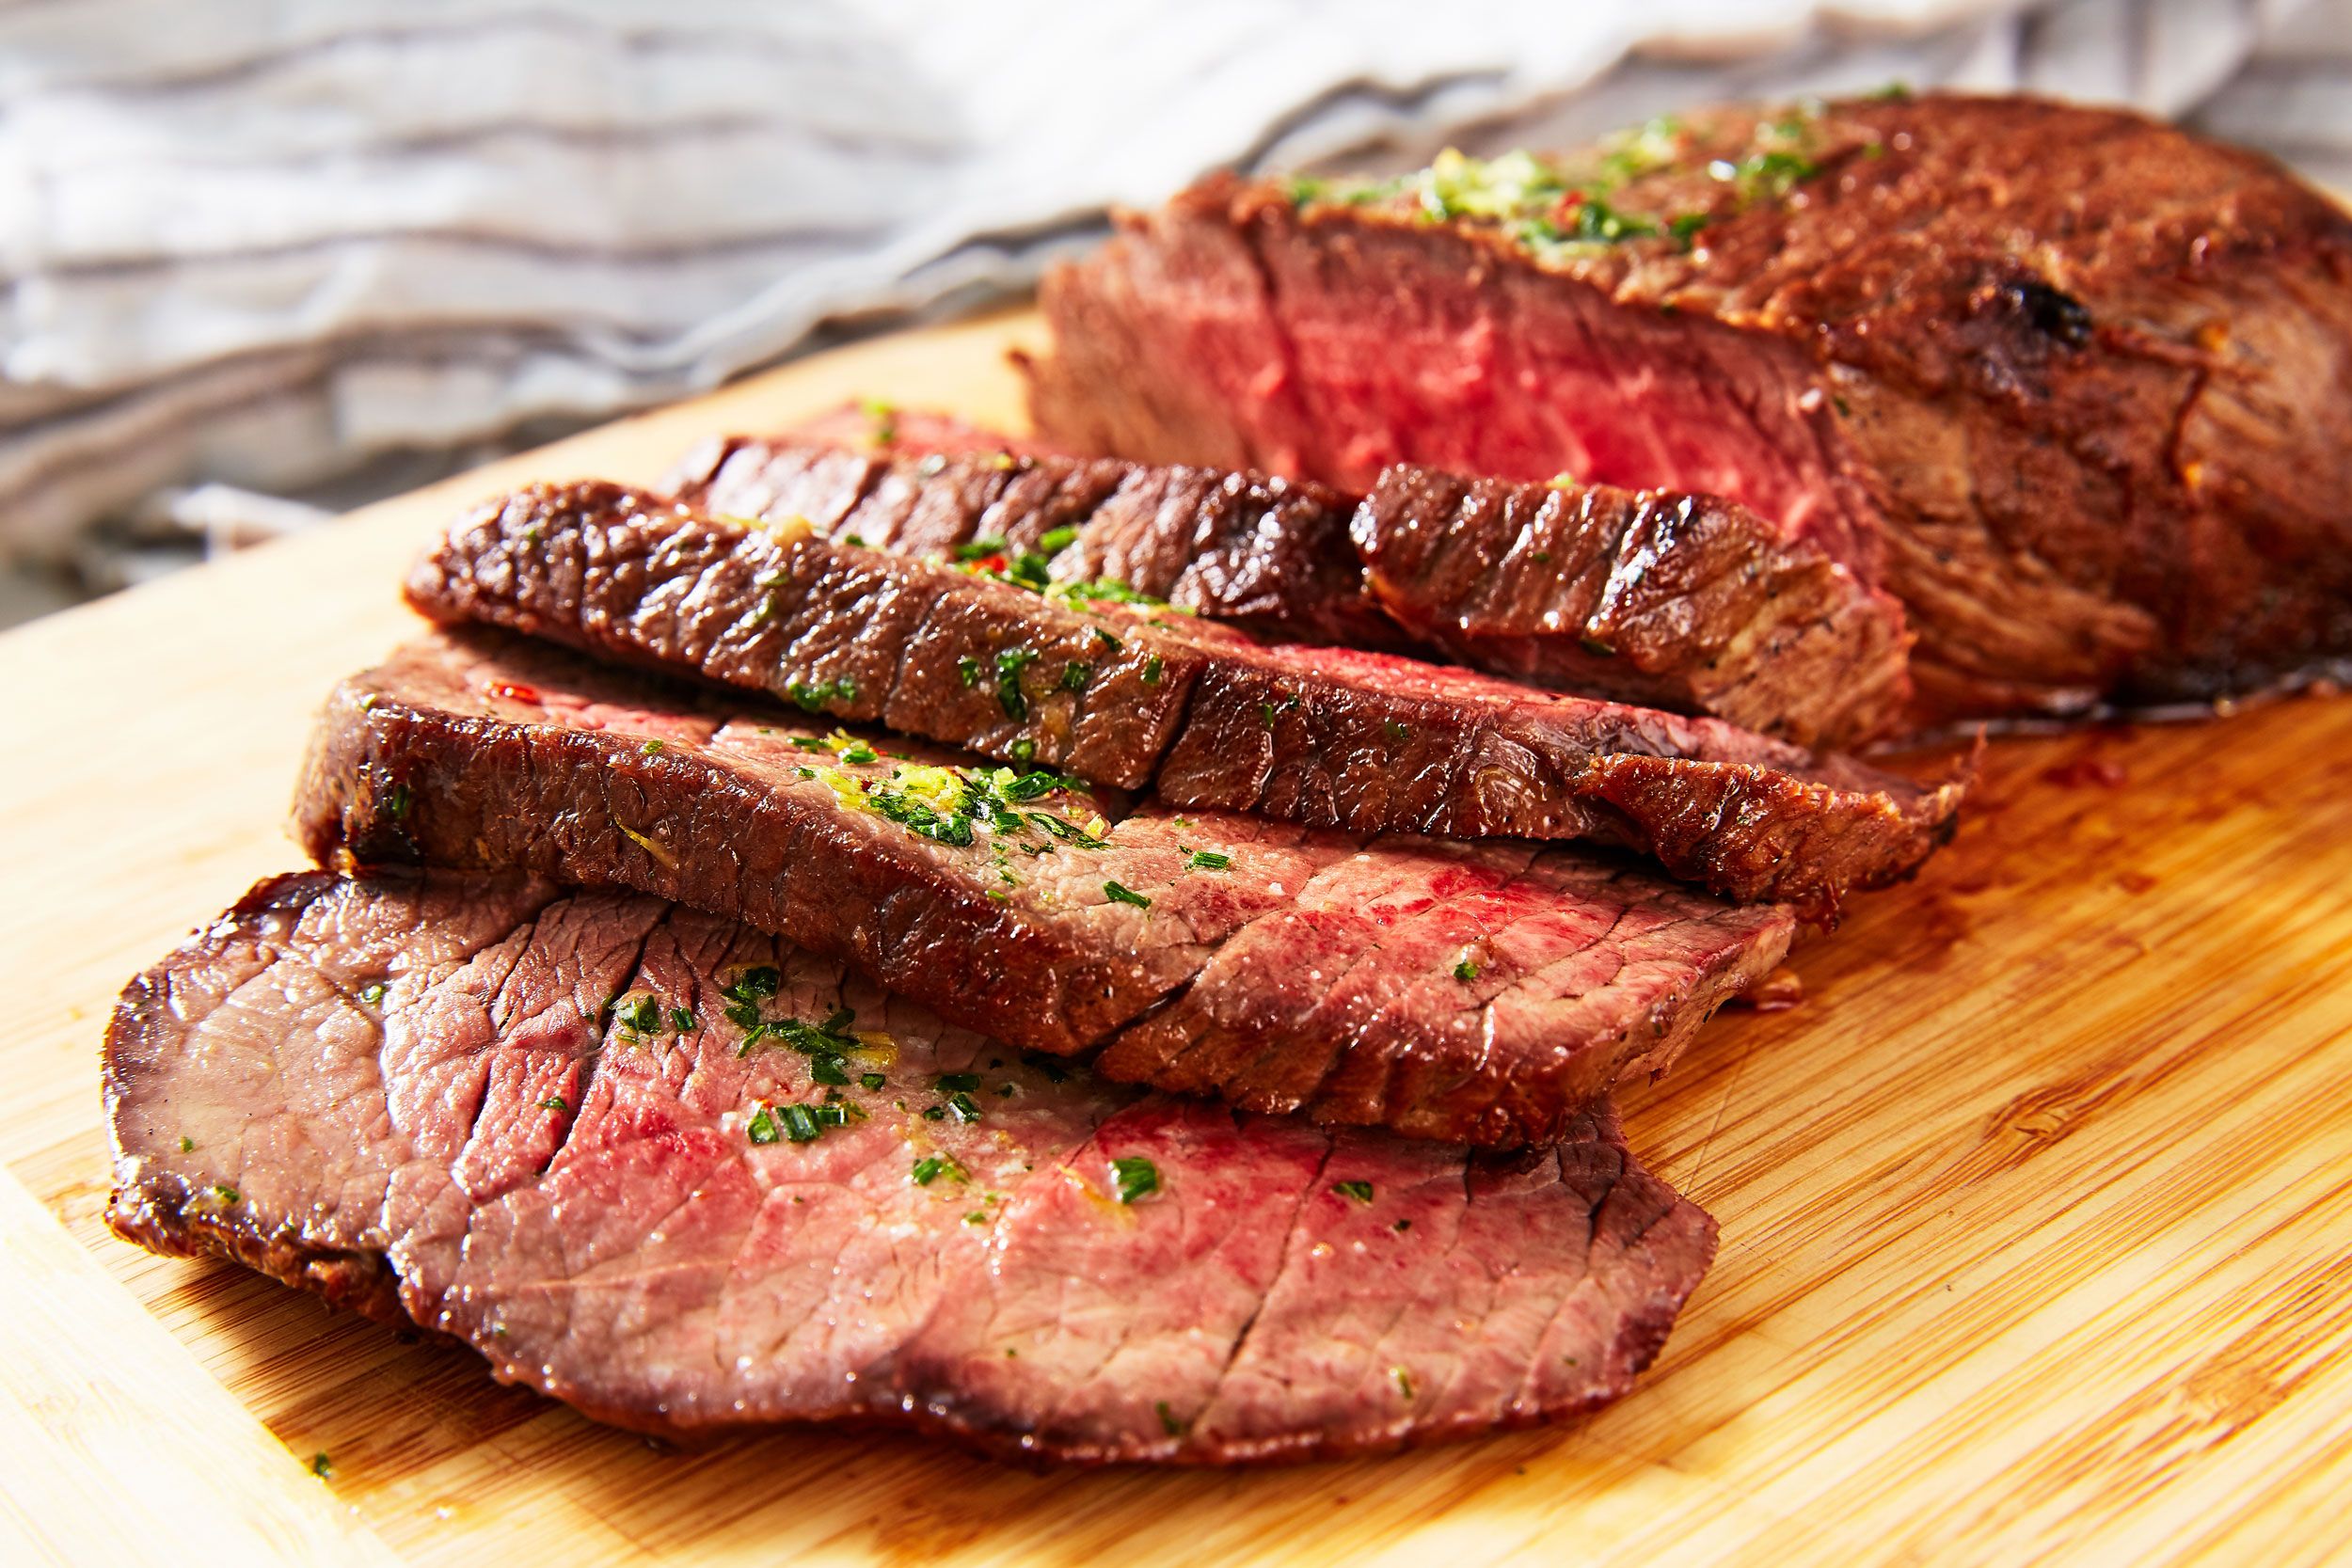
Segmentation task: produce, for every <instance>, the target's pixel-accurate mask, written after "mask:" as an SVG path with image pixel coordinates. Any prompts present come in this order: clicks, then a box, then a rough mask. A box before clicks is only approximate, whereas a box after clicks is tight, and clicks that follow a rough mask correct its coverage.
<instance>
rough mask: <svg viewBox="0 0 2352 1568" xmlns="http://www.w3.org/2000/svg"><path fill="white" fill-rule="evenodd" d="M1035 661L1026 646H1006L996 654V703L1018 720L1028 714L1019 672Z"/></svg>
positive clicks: (1007, 716) (1026, 700) (1008, 716)
mask: <svg viewBox="0 0 2352 1568" xmlns="http://www.w3.org/2000/svg"><path fill="white" fill-rule="evenodd" d="M1036 662H1037V655H1035V654H1034V653H1031V652H1030V651H1029V650H1028V649H1026V648H1007V649H1005V650H1004V651H1003V652H1001V653H999V654H998V655H997V656H996V705H997V706H999V707H1001V708H1003V709H1004V710H1005V717H1006V718H1008V719H1010V720H1012V721H1015V722H1018V721H1021V720H1024V719H1026V718H1027V717H1028V716H1029V699H1028V698H1027V697H1025V696H1024V695H1023V694H1022V691H1021V672H1022V671H1024V670H1025V669H1027V668H1028V667H1029V666H1030V665H1032V664H1035V663H1036Z"/></svg>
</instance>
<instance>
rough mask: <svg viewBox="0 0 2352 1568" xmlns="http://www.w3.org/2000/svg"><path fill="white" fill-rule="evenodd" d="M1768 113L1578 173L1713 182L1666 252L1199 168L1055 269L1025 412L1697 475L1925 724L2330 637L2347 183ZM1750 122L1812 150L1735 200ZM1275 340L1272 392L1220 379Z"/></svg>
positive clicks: (1140, 435) (2263, 655) (2149, 154)
mask: <svg viewBox="0 0 2352 1568" xmlns="http://www.w3.org/2000/svg"><path fill="white" fill-rule="evenodd" d="M1781 119H1782V116H1781V114H1780V113H1775V112H1772V111H1757V110H1753V109H1726V110H1723V111H1719V112H1711V113H1702V114H1699V115H1694V116H1688V117H1685V119H1684V127H1685V130H1686V132H1687V137H1686V141H1685V144H1684V145H1683V146H1682V147H1680V149H1679V150H1677V153H1676V155H1674V156H1672V157H1669V158H1666V159H1664V160H1662V161H1661V162H1660V163H1659V164H1658V165H1657V166H1655V167H1651V168H1648V169H1646V170H1645V171H1643V172H1639V173H1637V174H1635V175H1634V176H1633V177H1632V178H1631V179H1630V181H1629V182H1627V183H1625V184H1624V185H1623V186H1622V188H1614V189H1612V190H1611V191H1610V193H1609V199H1610V201H1611V202H1612V204H1613V206H1615V207H1616V209H1617V210H1618V211H1620V212H1628V213H1637V214H1659V215H1661V216H1662V215H1664V214H1708V216H1709V217H1710V218H1711V220H1712V221H1710V222H1709V223H1708V226H1707V227H1706V228H1704V229H1703V230H1699V231H1698V233H1697V234H1696V235H1695V236H1692V241H1693V243H1691V244H1687V245H1686V244H1682V243H1680V242H1678V241H1677V240H1676V239H1675V238H1673V237H1670V236H1667V235H1664V234H1661V235H1659V236H1657V237H1653V238H1634V239H1630V240H1629V241H1627V242H1626V243H1624V244H1618V245H1586V246H1573V245H1571V246H1565V247H1560V248H1558V249H1556V250H1551V251H1549V252H1547V253H1546V254H1544V255H1541V256H1538V255H1535V254H1534V253H1533V252H1532V251H1530V250H1529V249H1527V248H1526V247H1524V246H1522V245H1520V244H1519V243H1518V241H1517V240H1515V239H1514V238H1513V237H1512V234H1511V232H1510V229H1511V225H1510V224H1509V223H1508V222H1503V223H1491V222H1487V221H1486V220H1482V219H1481V218H1479V217H1477V216H1475V215H1471V214H1456V215H1455V216H1454V217H1453V218H1451V219H1449V220H1446V221H1443V222H1430V221H1428V215H1427V214H1426V213H1423V212H1421V211H1419V210H1418V209H1417V208H1414V207H1413V206H1412V204H1410V203H1409V202H1408V201H1407V200H1405V199H1398V200H1374V201H1370V202H1367V203H1363V204H1358V205H1343V204H1341V203H1338V202H1328V201H1321V202H1310V203H1308V204H1307V205H1305V206H1304V207H1303V208H1302V207H1299V206H1296V205H1295V204H1294V202H1293V201H1292V200H1291V198H1290V195H1289V193H1288V192H1287V191H1286V190H1285V189H1283V188H1282V187H1280V186H1279V185H1277V184H1275V183H1273V182H1240V181H1235V180H1232V179H1231V178H1226V177H1219V178H1217V179H1214V180H1211V181H1209V182H1203V183H1202V184H1200V185H1199V186H1196V187H1195V188H1194V189H1193V190H1191V191H1188V192H1186V193H1184V194H1182V195H1180V196H1179V197H1177V198H1175V199H1173V200H1172V201H1170V202H1169V203H1168V205H1167V206H1166V207H1165V208H1163V209H1162V210H1161V211H1159V212H1158V213H1155V214H1149V215H1141V216H1138V215H1135V214H1128V215H1125V216H1124V217H1122V218H1121V220H1120V232H1119V233H1118V234H1117V235H1116V236H1115V237H1114V239H1113V240H1112V241H1111V242H1110V244H1108V245H1105V246H1104V248H1103V249H1102V250H1101V251H1099V252H1098V253H1097V254H1096V255H1095V256H1094V257H1092V258H1089V259H1088V260H1086V261H1081V262H1079V263H1076V264H1074V265H1072V266H1067V267H1063V268H1059V269H1057V270H1056V271H1055V272H1053V273H1052V274H1051V275H1049V277H1048V278H1047V279H1046V281H1045V284H1044V287H1043V289H1042V291H1041V303H1042V304H1043V306H1044V309H1045V311H1046V314H1047V316H1048V318H1049V321H1051V323H1052V324H1053V325H1054V329H1055V340H1056V350H1055V354H1054V355H1053V356H1052V357H1050V358H1046V359H1042V360H1040V361H1037V362H1034V363H1033V364H1032V365H1031V367H1030V369H1031V406H1032V411H1033V414H1034V416H1035V418H1036V422H1037V424H1038V427H1039V429H1040V430H1041V432H1042V433H1043V435H1044V436H1045V438H1046V439H1048V440H1051V441H1053V442H1055V443H1056V444H1057V445H1059V446H1062V447H1064V448H1066V449H1068V450H1072V451H1081V452H1097V451H1119V452H1121V453H1124V454H1126V455H1130V456H1135V457H1144V458H1150V459H1152V460H1154V461H1161V462H1182V461H1204V460H1205V461H1213V460H1216V458H1217V457H1218V456H1219V455H1221V454H1224V453H1227V452H1230V451H1233V450H1235V449H1236V448H1242V449H1253V450H1260V451H1265V452H1267V453H1268V454H1270V455H1269V456H1268V457H1267V458H1266V461H1267V462H1269V464H1270V465H1271V466H1272V467H1276V468H1277V469H1278V470H1279V471H1282V472H1286V473H1292V474H1296V475H1299V476H1302V477H1308V478H1314V479H1320V480H1323V481H1325V482H1327V483H1339V484H1343V485H1349V484H1361V483H1369V482H1370V478H1371V474H1372V472H1373V470H1374V469H1375V467H1378V466H1379V465H1380V464H1381V463H1386V462H1391V461H1395V460H1398V459H1407V460H1415V461H1420V462H1424V463H1429V464H1432V465H1435V466H1438V467H1449V468H1454V469H1458V470H1461V471H1469V472H1482V473H1492V474H1498V475H1501V476H1502V477H1505V478H1509V479H1515V480H1523V481H1535V480H1540V479H1542V478H1544V477H1546V476H1547V475H1549V473H1552V472H1556V471H1558V470H1560V469H1562V468H1568V469H1572V470H1574V471H1576V472H1578V473H1580V474H1581V475H1583V476H1585V477H1587V478H1591V479H1597V480H1602V481H1608V482H1612V483H1623V484H1627V485H1632V486H1652V485H1655V486H1666V487H1671V488H1676V489H1684V490H1705V491H1712V492H1717V493H1721V494H1724V495H1727V496H1730V497H1732V498H1733V499H1739V500H1741V501H1743V502H1745V503H1747V504H1749V505H1752V506H1754V507H1755V508H1756V510H1757V511H1759V512H1762V513H1764V514H1766V515H1769V516H1772V517H1773V518H1775V519H1776V520H1778V521H1779V522H1781V523H1784V524H1786V525H1788V528H1789V529H1790V530H1791V531H1793V532H1796V533H1800V534H1808V535H1811V536H1813V537H1816V538H1817V539H1819V541H1820V543H1821V544H1822V546H1824V547H1825V548H1826V549H1827V550H1828V551H1829V553H1830V554H1831V555H1832V556H1833V557H1835V558H1836V560H1838V561H1840V562H1843V563H1844V564H1846V565H1847V566H1848V567H1849V568H1850V569H1851V570H1852V571H1853V572H1854V573H1855V574H1856V575H1857V576H1858V577H1860V578H1863V579H1864V580H1865V581H1868V582H1879V583H1883V586H1885V587H1886V588H1888V589H1889V590H1891V591H1892V592H1893V593H1894V594H1897V595H1898V596H1899V597H1900V598H1901V599H1902V600H1903V601H1904V602H1905V605H1906V607H1907V609H1908V610H1909V614H1910V621H1911V625H1912V626H1913V628H1914V629H1915V631H1916V632H1917V633H1918V636H1919V642H1918V644H1917V646H1916V647H1915V651H1914V657H1913V659H1912V666H1913V672H1914V674H1915V679H1916V686H1917V693H1916V701H1915V705H1914V709H1913V717H1914V719H1915V721H1916V722H1919V723H1921V724H1927V725H1935V724H1941V723H1944V722H1946V721H1949V720H1951V719H1953V718H1955V717H1963V716H1974V715H1986V716H2024V717H2035V716H2052V715H2056V716H2066V715H2074V714H2085V713H2091V712H2096V711H2100V710H2102V709H2112V708H2122V709H2132V708H2142V707H2154V708H2158V709H2164V708H2169V707H2172V706H2175V705H2182V704H2185V703H2200V702H2209V701H2211V700H2214V699H2217V698H2221V697H2226V696H2230V695H2233V694H2240V693H2245V692H2249V691H2256V690H2263V689H2272V688H2276V687H2287V688H2292V687H2294V686H2296V685H2299V684H2303V683H2305V682H2307V681H2310V680H2313V679H2322V678H2327V677H2328V676H2329V675H2331V674H2341V673H2343V672H2344V670H2345V669H2346V668H2347V667H2352V565H2347V562H2352V525H2348V524H2347V523H2346V521H2345V518H2344V513H2343V509H2342V508H2341V507H2340V506H2339V505H2337V504H2336V503H2335V502H2334V500H2333V499H2332V498H2334V497H2335V496H2337V495H2339V494H2340V493H2342V492H2343V491H2344V489H2345V488H2346V487H2347V486H2352V423H2347V416H2346V415H2345V414H2344V410H2345V409H2346V408H2352V220H2347V218H2346V216H2345V214H2344V211H2343V210H2342V209H2341V207H2340V206H2338V205H2337V204H2336V203H2334V202H2332V201H2330V200H2329V199H2328V198H2327V197H2325V196H2324V195H2323V194H2321V193H2319V192H2316V191H2314V190H2312V188H2310V187H2309V186H2307V185H2305V184H2303V183H2301V182H2298V181H2297V180H2296V179H2295V178H2294V177H2293V176H2292V175H2291V174H2290V173H2289V172H2288V171H2286V170H2284V169H2283V168H2281V167H2280V166H2279V165H2278V164H2277V163H2276V162H2274V161H2273V160H2270V159H2268V158H2265V157H2262V156H2260V155H2257V154H2253V153H2249V152H2246V151H2243V150H2236V149H2232V148H2228V147H2223V146H2218V145H2217V144H2214V143H2212V142H2208V141H2204V140H2202V139H2200V138H2198V137H2196V136H2193V135H2187V134H2185V133H2184V132H2181V131H2179V130H2177V129H2175V128H2172V127H2169V126H2166V125H2162V124H2158V123H2156V122H2153V121H2151V120H2149V119H2144V118H2141V117H2139V116H2137V115H2132V114H2126V113H2118V112H2114V111H2109V110H2102V109H2090V108H2083V107H2077V106H2074V105H2067V104H2060V103H2048V102H2042V101H2038V100H2034V99H2029V98H2022V97H2019V98H1973V97H1963V96H1959V95H1944V94H1936V95H1928V96H1924V97H1922V98H1920V99H1918V100H1916V101H1913V102H1900V103H1896V102H1876V101H1855V102H1845V103H1830V104H1827V105H1824V106H1821V107H1820V108H1819V109H1818V111H1817V110H1813V109H1804V110H1801V111H1799V112H1798V113H1796V114H1795V115H1794V116H1793V117H1790V123H1793V124H1794V126H1795V129H1794V130H1793V131H1792V130H1787V129H1782V130H1778V131H1773V130H1771V129H1769V128H1770V127H1772V126H1773V125H1774V124H1775V123H1776V122H1779V121H1780V120H1781ZM1775 136H1778V137H1782V138H1786V137H1788V136H1794V137H1795V138H1796V140H1795V142H1793V143H1788V142H1786V141H1785V140H1784V141H1783V142H1781V143H1780V144H1779V145H1782V146H1783V147H1784V149H1786V148H1787V147H1789V146H1794V147H1796V148H1798V149H1799V150H1800V156H1801V158H1802V160H1803V161H1804V163H1805V164H1807V165H1809V166H1812V167H1813V168H1814V169H1815V170H1817V171H1818V172H1815V173H1813V174H1811V175H1810V176H1809V177H1805V178H1800V179H1797V180H1795V181H1793V182H1791V183H1790V184H1788V187H1787V188H1786V189H1785V190H1783V191H1780V192H1778V193H1764V194H1762V195H1760V196H1759V195H1758V193H1756V192H1754V191H1744V192H1743V191H1740V190H1739V189H1738V188H1737V186H1738V183H1739V182H1723V181H1719V180H1716V179H1714V178H1713V177H1712V175H1711V174H1710V173H1709V171H1708V165H1709V163H1710V160H1723V161H1724V162H1728V163H1731V164H1735V165H1736V164H1738V163H1739V161H1740V159H1742V158H1744V157H1746V156H1748V155H1749V154H1750V153H1752V152H1754V151H1755V150H1757V149H1759V148H1761V147H1764V146H1766V145H1771V144H1772V137H1775ZM1568 156H1569V158H1570V160H1571V161H1574V160H1575V159H1576V158H1578V157H1587V158H1589V157H1593V156H1597V151H1588V152H1587V153H1583V154H1570V155H1568ZM1718 166H1721V165H1720V164H1719V165H1718ZM1570 183H1571V184H1574V183H1576V181H1575V180H1573V179H1571V181H1570ZM1408 195H1409V192H1408ZM1278 355H1279V356H1280V363H1279V367H1277V366H1276V365H1275V364H1274V359H1275V356H1278ZM1629 362H1632V363H1638V364H1639V365H1640V366H1641V367H1643V369H1644V370H1645V372H1647V381H1646V383H1645V384H1644V385H1639V386H1636V385H1629V383H1628V382H1627V380H1626V377H1625V373H1624V366H1625V365H1626V364H1627V363H1629ZM1268 372H1271V373H1272V374H1273V376H1274V379H1275V380H1276V381H1278V382H1279V393H1277V394H1275V395H1268V396H1254V395H1252V393H1251V390H1250V388H1251V387H1252V386H1253V385H1254V384H1255V382H1256V380H1257V379H1258V378H1260V377H1261V376H1262V375H1264V374H1266V373H1268ZM1147 383H1148V385H1147ZM1604 388H1605V389H1609V390H1612V391H1613V393H1614V394H1615V395H1608V396H1603V395H1597V393H1598V392H1599V391H1600V390H1602V389H1604Z"/></svg>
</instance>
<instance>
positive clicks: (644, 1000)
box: [612, 992, 661, 1035]
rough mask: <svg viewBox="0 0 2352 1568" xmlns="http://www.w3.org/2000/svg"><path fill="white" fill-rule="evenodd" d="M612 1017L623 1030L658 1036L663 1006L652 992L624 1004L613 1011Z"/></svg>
mask: <svg viewBox="0 0 2352 1568" xmlns="http://www.w3.org/2000/svg"><path fill="white" fill-rule="evenodd" d="M612 1016H613V1017H614V1018H616V1019H618V1020H619V1021H620V1022H621V1026H622V1027H623V1028H625V1029H628V1030H630V1031H632V1032H634V1033H636V1034H640V1035H651V1034H656V1033H658V1032H659V1031H660V1028H661V1004H660V1002H658V1001H656V1000H655V999H654V997H653V996H652V994H651V993H650V992H649V993H647V994H646V995H644V996H638V997H632V998H630V999H629V1000H628V1001H626V1002H623V1003H622V1004H621V1005H620V1006H617V1007H615V1008H613V1009H612Z"/></svg>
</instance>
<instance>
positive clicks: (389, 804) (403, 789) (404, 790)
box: [384, 784, 417, 821]
mask: <svg viewBox="0 0 2352 1568" xmlns="http://www.w3.org/2000/svg"><path fill="white" fill-rule="evenodd" d="M416 800H417V798H416V796H415V795H413V794H411V793H410V792H409V789H408V786H407V785H406V784H394V785H392V787H391V792H390V793H389V794H388V795H386V796H385V797H384V809H385V810H386V811H388V812H390V813H391V814H392V819H393V820H394V821H400V820H402V819H404V818H405V817H406V816H407V815H408V808H409V807H410V806H412V805H414V804H415V803H416Z"/></svg>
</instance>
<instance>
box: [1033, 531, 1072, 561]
mask: <svg viewBox="0 0 2352 1568" xmlns="http://www.w3.org/2000/svg"><path fill="white" fill-rule="evenodd" d="M1077 542H1078V531H1077V530H1076V529H1074V528H1072V527H1070V526H1069V525H1068V524H1064V525H1063V526H1062V527H1060V528H1056V529H1048V530H1046V531H1044V532H1043V533H1041V534H1040V535H1038V541H1037V547H1038V552H1039V553H1040V554H1041V555H1059V554H1060V553H1061V552H1062V551H1064V550H1066V549H1068V548H1069V547H1070V546H1073V545H1074V544H1076V543H1077Z"/></svg>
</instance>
